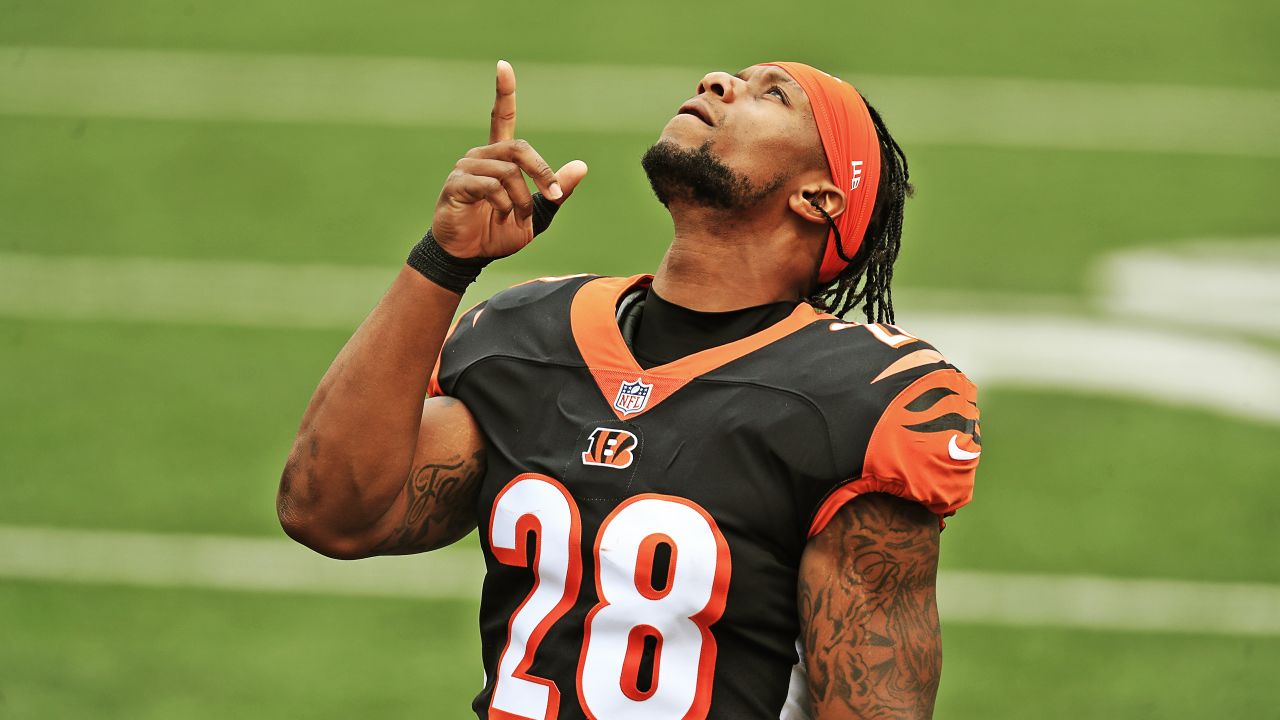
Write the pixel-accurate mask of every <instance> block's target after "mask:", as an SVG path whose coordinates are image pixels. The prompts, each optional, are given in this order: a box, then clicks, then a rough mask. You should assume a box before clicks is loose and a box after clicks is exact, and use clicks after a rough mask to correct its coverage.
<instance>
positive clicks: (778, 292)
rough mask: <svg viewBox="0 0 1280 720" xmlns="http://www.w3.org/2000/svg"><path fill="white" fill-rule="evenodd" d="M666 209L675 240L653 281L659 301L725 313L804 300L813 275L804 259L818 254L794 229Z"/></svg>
mask: <svg viewBox="0 0 1280 720" xmlns="http://www.w3.org/2000/svg"><path fill="white" fill-rule="evenodd" d="M670 210H671V219H672V221H673V223H674V225H675V237H674V238H673V239H672V241H671V246H670V247H669V248H667V253H666V255H665V256H663V258H662V264H661V265H659V266H658V270H657V272H656V273H655V274H654V278H653V289H654V291H656V292H657V293H658V294H659V295H661V296H662V297H663V299H665V300H667V301H668V302H671V303H674V304H676V305H680V306H682V307H686V308H689V309H690V310H700V311H703V312H724V311H726V310H737V309H740V308H746V307H752V306H755V305H764V304H766V303H771V302H779V301H783V300H799V299H801V298H802V297H803V296H804V292H805V289H806V288H807V286H808V284H809V279H810V276H811V275H812V272H813V268H812V267H811V265H812V263H811V262H809V261H808V260H806V258H812V257H813V256H814V255H813V253H816V252H817V249H816V241H814V242H811V241H810V240H811V239H810V238H806V237H801V235H800V233H799V229H798V228H795V227H794V226H789V225H788V224H787V222H785V221H782V222H778V221H777V219H776V218H775V219H773V221H772V222H770V221H769V219H767V218H763V217H753V216H752V214H750V213H746V212H742V211H734V212H732V213H726V212H725V211H722V210H710V209H707V208H703V207H687V206H679V205H676V204H675V203H673V204H672V205H671V208H670ZM810 246H812V247H810ZM799 248H810V249H807V250H805V251H803V252H797V249H799Z"/></svg>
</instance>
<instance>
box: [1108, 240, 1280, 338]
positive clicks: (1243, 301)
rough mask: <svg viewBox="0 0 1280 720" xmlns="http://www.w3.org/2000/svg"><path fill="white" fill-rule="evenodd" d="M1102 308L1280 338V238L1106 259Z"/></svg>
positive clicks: (1195, 244) (1138, 251)
mask: <svg viewBox="0 0 1280 720" xmlns="http://www.w3.org/2000/svg"><path fill="white" fill-rule="evenodd" d="M1096 280H1097V285H1098V287H1097V294H1098V297H1099V303H1098V304H1099V305H1100V306H1102V307H1105V308H1106V309H1107V310H1108V311H1109V312H1114V313H1120V314H1124V315H1129V316H1131V317H1135V318H1142V319H1144V320H1156V321H1165V322H1169V323H1180V324H1183V325H1191V326H1198V327H1200V328H1203V329H1205V330H1232V331H1235V332H1240V333H1244V334H1250V335H1259V336H1266V337H1280V238H1277V237H1260V238H1222V239H1204V240H1195V241H1190V242H1186V243H1180V244H1178V245H1174V246H1157V247H1146V248H1134V249H1131V250H1122V251H1119V252H1115V253H1111V254H1109V255H1107V256H1106V257H1105V258H1103V260H1102V262H1101V265H1100V267H1099V268H1098V271H1097V273H1096Z"/></svg>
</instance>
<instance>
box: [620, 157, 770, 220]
mask: <svg viewBox="0 0 1280 720" xmlns="http://www.w3.org/2000/svg"><path fill="white" fill-rule="evenodd" d="M640 165H641V167H643V168H644V172H645V174H646V175H648V176H649V185H650V186H651V187H652V188H653V194H654V195H656V196H657V197H658V202H660V203H662V204H663V206H665V207H671V203H672V202H687V203H692V204H694V205H700V206H703V207H710V208H716V209H720V210H738V209H742V208H747V207H750V206H752V205H755V204H756V203H758V202H760V201H761V200H763V199H764V198H765V196H767V195H769V193H772V192H773V191H774V190H777V189H778V188H779V187H780V186H781V185H782V183H783V181H784V178H782V177H779V178H775V179H774V180H773V182H770V183H769V184H768V185H767V186H763V187H762V186H758V185H755V184H753V183H752V182H751V181H750V180H748V179H747V178H746V176H744V175H742V174H741V173H737V172H734V170H733V169H732V168H730V167H729V166H728V165H725V164H724V162H723V161H721V160H720V159H719V158H717V157H716V156H715V155H712V154H711V141H710V140H708V141H707V142H704V143H702V145H700V146H699V147H698V149H697V150H690V149H688V148H683V147H680V146H679V145H677V144H676V143H674V142H672V141H670V140H659V141H658V142H657V143H656V144H654V146H653V147H651V148H649V149H648V150H647V151H645V154H644V157H643V158H641V159H640Z"/></svg>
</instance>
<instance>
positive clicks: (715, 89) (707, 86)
mask: <svg viewBox="0 0 1280 720" xmlns="http://www.w3.org/2000/svg"><path fill="white" fill-rule="evenodd" d="M740 82H742V81H741V80H739V79H738V78H736V77H734V76H732V75H730V74H729V73H727V72H720V71H719V70H717V71H715V72H709V73H707V74H706V76H705V77H703V78H702V82H700V83H698V94H699V95H701V94H702V93H706V92H710V93H715V94H716V95H719V96H720V99H721V100H723V101H724V102H727V103H728V102H733V95H734V91H735V89H736V88H735V87H734V85H735V83H740Z"/></svg>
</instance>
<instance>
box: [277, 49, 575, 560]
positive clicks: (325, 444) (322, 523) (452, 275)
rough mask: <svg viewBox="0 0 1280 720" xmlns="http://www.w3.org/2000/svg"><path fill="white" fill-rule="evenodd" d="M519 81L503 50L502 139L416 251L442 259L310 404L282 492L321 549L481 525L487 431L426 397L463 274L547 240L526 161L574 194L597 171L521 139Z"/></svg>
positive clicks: (468, 170) (444, 197)
mask: <svg viewBox="0 0 1280 720" xmlns="http://www.w3.org/2000/svg"><path fill="white" fill-rule="evenodd" d="M515 83H516V81H515V72H514V71H513V70H512V68H511V66H510V65H509V64H507V63H505V62H500V63H498V71H497V92H496V96H495V99H494V105H493V113H492V115H491V117H490V128H489V144H488V145H484V146H481V147H477V148H473V149H472V150H470V151H468V152H467V154H466V156H465V157H463V158H462V159H461V160H459V161H458V163H457V165H456V166H455V167H454V170H453V172H451V173H450V174H449V177H448V179H447V180H446V181H445V184H444V188H443V189H442V190H441V192H440V197H439V199H438V200H437V201H436V208H435V213H434V216H433V217H432V225H431V227H432V231H431V232H432V235H433V236H434V241H435V243H437V244H436V245H431V244H430V243H428V242H427V241H425V240H424V244H423V245H420V246H419V249H418V250H417V251H415V256H416V257H424V258H427V259H428V262H427V263H426V264H427V265H430V266H431V267H432V268H434V270H429V271H427V272H426V273H424V272H419V270H415V269H414V268H411V267H408V266H406V267H404V268H402V269H401V271H400V274H399V275H398V276H397V277H396V279H395V281H394V282H393V283H392V285H391V288H390V289H389V290H388V291H387V294H386V295H385V296H384V297H383V298H382V300H381V301H380V302H379V303H378V305H377V307H375V308H374V309H373V312H371V313H370V314H369V317H368V318H366V319H365V321H364V322H363V323H362V324H361V325H360V327H359V329H357V330H356V332H355V335H353V336H352V337H351V339H350V340H348V341H347V344H346V346H345V347H343V348H342V351H341V352H340V353H338V357H337V359H335V360H334V361H333V364H332V365H331V366H330V367H329V370H328V372H326V373H325V375H324V378H323V379H322V380H321V381H320V385H319V387H317V388H316V391H315V394H314V395H313V396H312V398H311V403H310V404H309V405H308V406H307V410H306V413H305V414H304V415H303V418H302V425H301V427H300V428H299V430H298V435H297V438H296V440H295V441H294V445H293V451H292V452H291V453H290V455H289V460H288V462H287V463H286V465H285V468H284V473H283V475H282V476H281V479H280V489H279V492H278V494H277V500H276V505H277V512H278V514H279V517H280V523H281V525H282V526H283V527H284V529H285V532H286V533H288V534H289V535H290V536H291V537H293V538H294V539H295V540H297V541H298V542H300V543H302V544H304V545H306V546H308V547H310V548H312V549H314V550H316V551H317V552H320V553H323V554H325V555H329V556H331V557H338V558H359V557H367V556H370V555H388V554H402V553H411V552H421V551H423V550H430V549H433V548H436V547H440V546H442V545H446V544H448V543H451V542H453V541H455V540H457V539H458V538H460V537H462V536H463V535H465V534H467V533H468V532H470V531H471V529H472V528H474V527H475V525H476V518H475V495H476V492H477V488H478V484H479V480H480V478H481V477H482V476H483V474H484V452H483V450H484V442H483V435H482V433H481V432H480V430H479V428H477V427H476V425H475V421H474V419H473V418H472V417H471V414H470V413H469V412H468V411H467V409H466V408H465V407H464V406H463V405H462V404H461V403H460V402H457V401H455V400H452V399H449V398H434V399H431V400H427V401H426V402H425V403H424V402H423V398H425V397H426V394H427V385H428V382H429V380H430V377H431V374H432V370H433V368H434V365H435V362H436V358H437V356H438V355H439V353H440V348H441V346H442V345H443V343H444V339H445V335H446V333H447V332H448V327H449V323H450V321H451V320H452V318H453V315H454V313H455V312H456V311H457V309H458V303H459V301H460V299H461V293H462V290H461V288H463V287H465V285H466V283H465V281H464V282H461V283H459V282H457V278H456V276H457V275H465V274H466V273H465V267H464V266H465V265H467V263H468V261H470V262H471V263H472V264H474V263H475V262H476V260H475V259H477V258H482V259H492V258H500V257H506V256H507V255H510V254H512V253H514V252H517V251H518V250H520V249H521V248H523V247H524V246H525V245H527V244H529V242H530V241H531V240H533V236H534V230H533V222H534V217H533V216H534V198H533V195H532V193H531V190H530V188H529V187H528V185H527V184H526V180H525V175H526V174H527V175H528V176H529V177H530V178H531V179H532V180H533V182H534V184H535V185H536V186H537V188H538V190H539V191H541V193H542V195H543V196H544V197H545V198H547V199H549V200H551V201H552V202H556V203H560V202H563V201H564V200H565V199H566V198H567V197H568V196H569V194H570V193H571V192H572V191H573V188H574V187H575V186H576V185H577V184H578V183H579V182H580V181H581V180H582V178H583V177H584V176H585V175H586V172H587V168H586V165H585V164H583V163H581V162H580V161H574V162H571V163H569V164H567V165H565V166H564V167H562V168H561V169H560V171H559V172H558V173H556V172H552V170H551V168H550V167H549V166H548V165H547V163H546V162H545V161H544V160H543V159H542V157H541V156H539V155H538V153H537V152H536V151H535V150H534V149H533V148H532V147H531V146H530V145H529V144H528V143H527V142H525V141H523V140H516V139H515V118H516V104H515V103H516V100H515V97H516V96H515V88H516V85H515ZM459 261H461V262H459ZM441 268H443V271H441ZM459 268H461V270H462V271H461V272H455V271H458V270H459ZM427 274H431V275H432V277H433V278H435V279H428V278H427Z"/></svg>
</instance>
